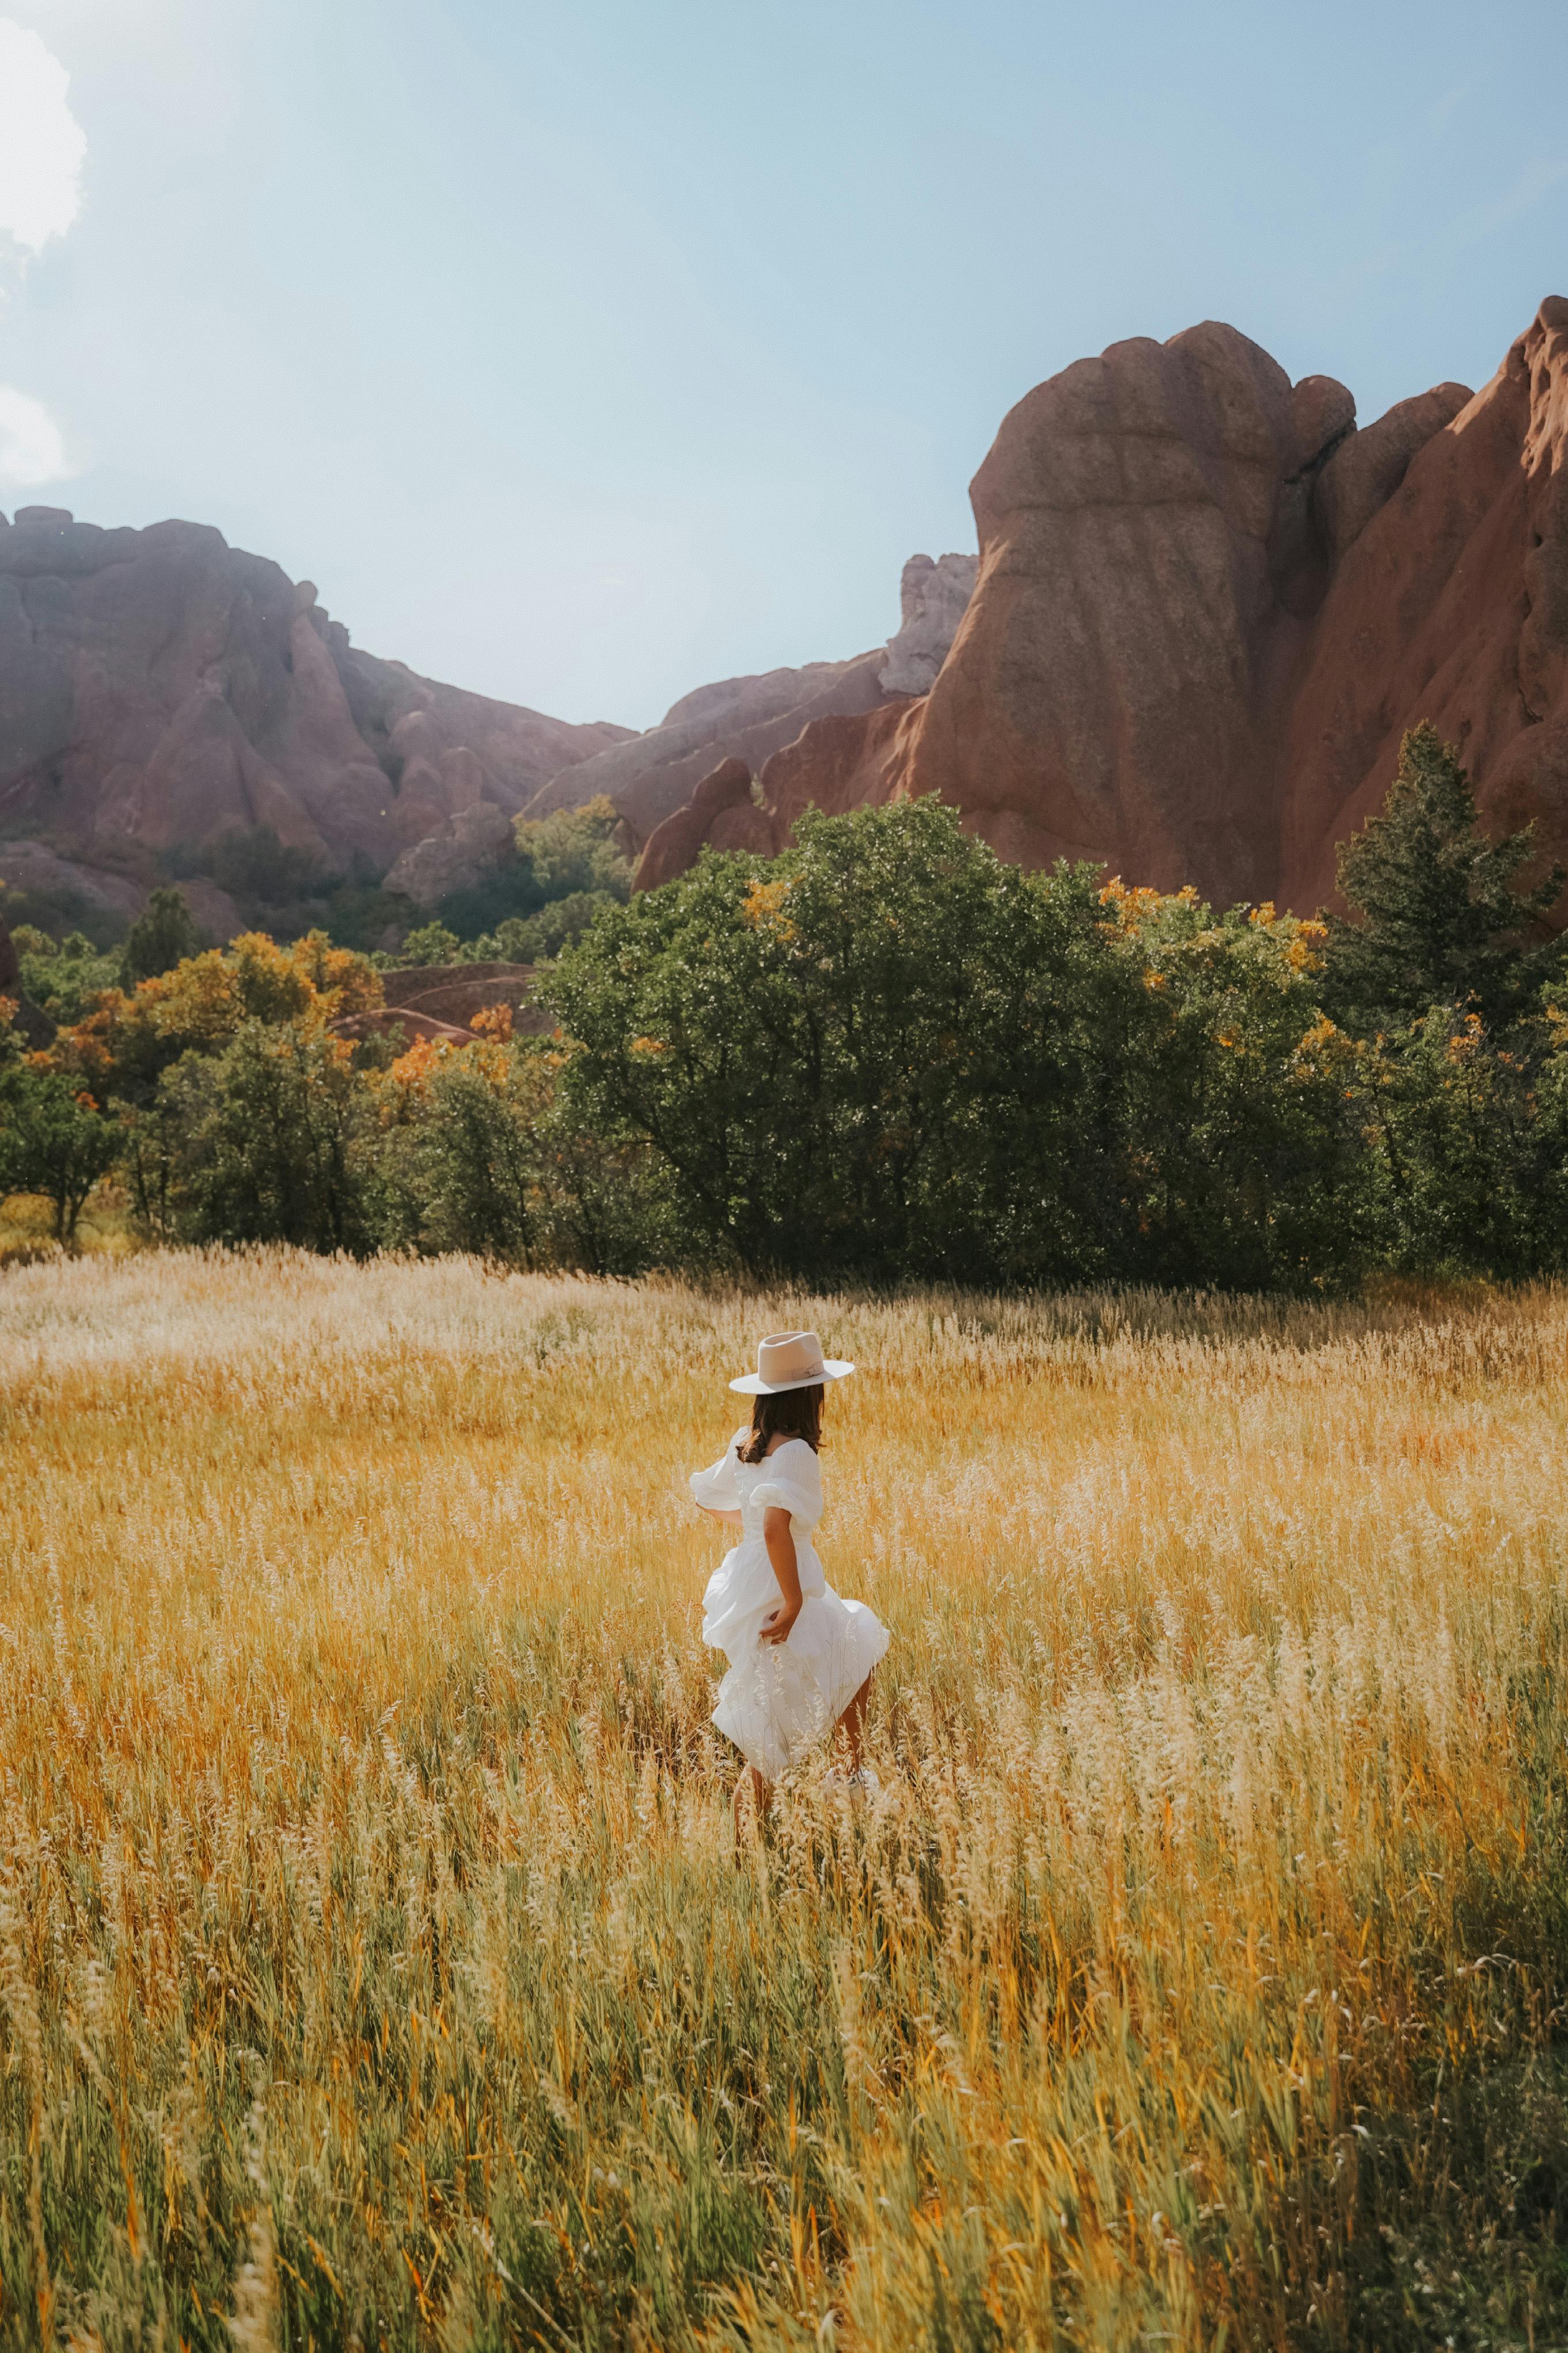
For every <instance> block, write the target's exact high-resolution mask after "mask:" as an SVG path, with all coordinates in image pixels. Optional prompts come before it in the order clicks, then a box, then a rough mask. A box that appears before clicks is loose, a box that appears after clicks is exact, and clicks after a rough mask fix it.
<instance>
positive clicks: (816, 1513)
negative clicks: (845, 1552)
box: [752, 1438, 822, 1535]
mask: <svg viewBox="0 0 1568 2353" xmlns="http://www.w3.org/2000/svg"><path fill="white" fill-rule="evenodd" d="M765 1469H766V1472H767V1476H766V1478H764V1479H763V1480H762V1481H761V1482H759V1484H758V1485H756V1486H755V1487H753V1488H752V1503H753V1504H762V1505H763V1507H764V1508H765V1507H766V1506H768V1505H769V1504H776V1505H777V1507H778V1508H779V1509H780V1510H781V1511H784V1512H787V1513H788V1514H789V1515H790V1520H791V1523H792V1525H793V1529H794V1532H795V1535H806V1534H807V1533H808V1531H809V1530H810V1529H812V1528H814V1527H815V1526H816V1524H817V1522H818V1520H819V1519H820V1518H821V1517H822V1465H821V1464H820V1463H819V1462H818V1461H817V1459H816V1454H815V1452H814V1451H813V1450H812V1449H811V1448H810V1447H809V1446H808V1445H807V1444H806V1442H805V1439H804V1438H792V1439H791V1440H790V1441H789V1443H788V1445H787V1446H781V1447H779V1448H778V1449H777V1451H775V1452H774V1453H773V1454H770V1455H769V1457H768V1459H767V1462H766V1465H765Z"/></svg>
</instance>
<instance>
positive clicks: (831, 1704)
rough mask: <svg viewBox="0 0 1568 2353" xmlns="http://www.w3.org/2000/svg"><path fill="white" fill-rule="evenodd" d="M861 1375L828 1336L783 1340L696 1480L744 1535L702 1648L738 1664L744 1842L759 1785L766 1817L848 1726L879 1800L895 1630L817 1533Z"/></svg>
mask: <svg viewBox="0 0 1568 2353" xmlns="http://www.w3.org/2000/svg"><path fill="white" fill-rule="evenodd" d="M854 1369H855V1367H854V1366H853V1365H847V1364H844V1363H842V1362H840V1361H838V1360H837V1359H836V1358H835V1359H825V1358H824V1356H823V1354H822V1343H821V1342H820V1341H819V1340H818V1338H817V1336H816V1333H815V1332H775V1333H774V1334H773V1335H772V1337H771V1338H769V1339H766V1340H763V1341H760V1342H759V1343H758V1346H757V1369H756V1371H755V1373H745V1374H742V1377H741V1378H740V1379H739V1380H734V1381H731V1384H730V1387H731V1388H732V1389H739V1390H740V1391H741V1393H742V1396H746V1397H751V1398H754V1399H755V1400H756V1402H755V1404H754V1405H753V1406H752V1426H751V1428H750V1429H749V1430H747V1429H745V1428H742V1429H740V1430H737V1431H736V1432H735V1435H734V1437H733V1438H732V1439H731V1441H730V1444H729V1446H728V1447H727V1448H726V1450H725V1451H724V1452H723V1453H722V1454H721V1456H720V1458H719V1460H718V1461H717V1462H715V1463H714V1465H713V1467H712V1469H711V1470H710V1471H697V1472H693V1473H692V1476H691V1493H692V1497H693V1500H694V1501H695V1502H696V1504H698V1506H699V1507H700V1509H701V1510H702V1511H704V1512H707V1513H709V1514H710V1515H711V1516H712V1517H713V1518H714V1519H716V1520H722V1521H723V1522H724V1523H725V1524H726V1525H728V1526H730V1527H735V1528H739V1529H740V1530H741V1541H740V1543H739V1544H738V1545H736V1546H734V1548H733V1550H732V1551H731V1552H728V1553H726V1554H725V1556H724V1558H723V1560H722V1562H721V1565H720V1567H718V1569H717V1570H716V1571H715V1572H714V1574H713V1576H712V1577H710V1580H709V1585H708V1590H707V1593H706V1594H705V1595H704V1597H703V1611H704V1615H703V1621H702V1639H703V1641H705V1642H706V1643H708V1644H709V1645H710V1648H711V1649H713V1650H716V1651H723V1652H724V1654H725V1656H726V1657H727V1658H728V1660H729V1662H730V1672H729V1673H728V1674H727V1675H726V1676H725V1677H724V1680H723V1682H722V1683H721V1684H720V1686H719V1704H718V1706H717V1707H716V1708H715V1709H714V1711H713V1721H714V1723H715V1724H716V1725H718V1727H719V1729H720V1731H721V1732H722V1733H723V1734H725V1735H726V1736H727V1737H728V1738H729V1739H731V1740H732V1741H733V1742H734V1744H735V1746H736V1747H737V1748H738V1749H739V1750H740V1751H741V1754H742V1757H744V1758H745V1760H746V1763H747V1765H748V1766H749V1767H750V1768H751V1770H750V1773H749V1775H748V1774H746V1773H742V1776H741V1778H740V1780H739V1782H738V1783H737V1784H736V1787H735V1820H736V1826H737V1831H738V1829H739V1825H740V1819H741V1799H742V1792H743V1790H744V1789H745V1788H746V1784H747V1781H748V1779H749V1780H750V1783H751V1787H752V1796H753V1799H754V1801H755V1804H756V1807H757V1810H758V1813H759V1814H761V1813H762V1812H763V1811H764V1810H765V1809H766V1806H767V1799H768V1785H769V1784H770V1783H771V1782H773V1781H775V1780H777V1778H778V1777H779V1775H780V1774H781V1773H783V1772H784V1771H785V1770H786V1769H787V1768H788V1767H790V1766H791V1765H793V1764H794V1763H795V1760H796V1759H797V1758H798V1757H800V1756H801V1755H802V1754H803V1753H804V1752H805V1750H806V1749H807V1748H809V1747H810V1746H812V1744H813V1743H814V1742H816V1741H820V1740H823V1739H825V1738H826V1736H827V1735H828V1734H829V1733H831V1732H832V1731H833V1730H834V1728H835V1726H838V1727H839V1728H841V1729H842V1731H843V1733H844V1736H845V1740H846V1744H847V1748H848V1763H849V1772H850V1783H849V1786H850V1788H852V1789H853V1790H856V1791H858V1792H869V1791H874V1790H875V1788H876V1787H877V1782H876V1777H875V1775H874V1774H873V1773H872V1772H871V1770H870V1767H868V1766H866V1765H863V1764H862V1762H861V1754H860V1734H861V1727H862V1725H863V1724H864V1721H865V1715H866V1701H867V1697H868V1694H869V1692H870V1688H871V1670H872V1668H873V1667H874V1666H875V1665H876V1663H877V1662H878V1660H879V1658H880V1657H881V1656H882V1653H883V1652H884V1651H886V1649H887V1647H888V1630H887V1628H886V1627H885V1626H884V1625H883V1624H882V1623H881V1621H880V1620H879V1619H878V1618H877V1617H876V1616H875V1615H874V1613H873V1612H872V1611H871V1610H869V1609H867V1608H866V1607H865V1605H864V1603H863V1602H859V1601H844V1600H841V1599H840V1598H839V1596H838V1595H837V1593H835V1592H834V1590H833V1588H832V1587H831V1586H830V1585H829V1584H828V1582H827V1580H826V1577H824V1576H823V1573H822V1563H821V1562H820V1561H819V1560H818V1559H817V1557H816V1551H815V1550H814V1549H813V1546H812V1543H811V1531H812V1529H813V1528H814V1527H815V1526H816V1523H817V1521H818V1520H819V1519H820V1518H821V1517H822V1472H821V1469H820V1467H819V1465H818V1462H817V1459H816V1458H817V1453H818V1451H819V1449H820V1446H821V1442H822V1405H823V1397H824V1392H825V1389H826V1384H827V1383H828V1382H829V1381H841V1380H843V1379H845V1378H846V1377H847V1375H848V1374H850V1373H852V1372H853V1371H854Z"/></svg>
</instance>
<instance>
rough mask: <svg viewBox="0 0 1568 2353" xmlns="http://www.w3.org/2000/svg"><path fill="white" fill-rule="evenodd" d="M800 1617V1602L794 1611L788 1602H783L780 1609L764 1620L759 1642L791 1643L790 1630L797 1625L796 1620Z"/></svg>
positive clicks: (758, 1638)
mask: <svg viewBox="0 0 1568 2353" xmlns="http://www.w3.org/2000/svg"><path fill="white" fill-rule="evenodd" d="M799 1616H800V1603H799V1602H798V1601H797V1602H796V1603H795V1606H794V1608H793V1609H792V1608H791V1607H790V1604H789V1603H788V1602H787V1601H781V1602H780V1603H779V1606H778V1608H777V1609H774V1610H773V1611H771V1612H770V1614H769V1615H768V1616H767V1617H766V1618H764V1619H763V1623H762V1630H761V1631H760V1632H759V1634H758V1636H757V1640H758V1641H759V1642H787V1641H789V1630H790V1628H791V1627H792V1626H793V1625H794V1624H795V1620H796V1619H797V1618H798V1617H799Z"/></svg>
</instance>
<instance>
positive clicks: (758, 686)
mask: <svg viewBox="0 0 1568 2353" xmlns="http://www.w3.org/2000/svg"><path fill="white" fill-rule="evenodd" d="M975 569H976V562H975V558H974V557H973V555H943V556H942V557H940V558H939V559H938V560H937V561H936V562H934V563H933V562H932V560H931V557H930V556H929V555H911V556H910V560H909V562H908V563H907V564H906V565H905V566H904V569H903V576H902V578H901V580H900V585H899V608H900V621H899V628H898V630H897V633H896V634H895V635H894V636H893V637H891V638H889V640H888V642H887V644H886V645H885V646H879V647H878V648H877V649H875V650H874V651H873V652H871V653H867V654H858V655H857V656H856V658H855V659H854V660H853V661H847V662H808V663H807V664H806V665H805V669H804V670H769V671H767V672H766V673H765V674H764V675H763V676H762V677H760V678H731V679H725V680H724V681H722V682H721V683H720V684H719V685H716V686H700V687H699V688H698V689H697V690H696V691H695V693H692V694H687V695H683V696H682V697H681V699H680V701H679V702H677V703H675V704H673V705H672V707H671V708H670V709H669V710H668V712H666V713H665V715H664V718H663V719H662V721H661V722H660V723H659V724H658V726H657V727H653V728H650V729H649V730H648V733H647V734H646V735H639V736H637V737H636V738H635V739H634V740H633V741H632V742H631V743H629V744H616V746H615V747H614V748H613V749H612V750H611V751H608V752H604V753H601V754H599V755H598V756H597V757H596V758H595V759H593V760H587V761H584V763H583V765H581V767H577V768H572V769H569V770H568V771H567V772H566V773H565V774H564V775H563V776H557V777H556V778H554V779H553V781H552V783H550V784H549V785H547V786H545V787H544V790H543V791H542V793H541V794H540V795H539V796H538V797H537V798H536V799H535V800H534V801H533V802H532V803H531V806H530V808H529V811H528V814H529V816H530V817H544V816H546V815H548V813H549V812H550V811H551V810H552V809H557V808H576V807H580V806H581V805H582V803H583V802H584V801H585V800H587V799H588V798H590V797H592V796H593V795H594V794H595V793H605V794H607V795H608V797H609V798H610V799H611V800H613V801H614V803H615V805H616V809H617V811H618V812H619V814H620V817H621V818H622V821H623V823H624V824H625V825H626V830H627V831H628V833H629V834H630V835H631V836H632V839H633V840H634V841H635V842H636V843H637V844H638V845H639V846H641V845H647V847H649V848H651V845H652V841H653V837H654V835H655V833H656V832H657V831H658V828H660V827H661V826H662V825H663V823H664V821H665V819H666V818H669V817H671V816H673V815H676V814H677V813H679V814H680V815H681V816H682V818H683V823H682V825H681V826H680V827H679V828H678V829H677V831H676V832H675V833H674V834H671V835H668V836H667V837H666V838H665V841H664V844H663V846H662V848H661V849H660V850H659V852H658V856H657V857H656V858H655V859H654V860H653V864H652V866H651V867H650V869H649V871H650V872H652V871H662V870H663V869H664V867H665V866H667V865H668V864H669V860H671V858H676V859H677V863H676V864H675V865H673V866H669V871H671V872H672V873H677V872H679V869H680V864H681V863H684V864H688V865H689V863H690V859H691V857H694V856H695V855H696V851H695V849H692V850H691V852H690V855H689V856H687V857H685V858H681V857H679V853H678V852H677V851H676V849H674V847H673V845H674V844H675V843H676V842H677V841H683V840H688V839H691V840H693V841H695V840H697V839H706V835H705V833H704V831H703V829H702V828H700V827H699V828H698V830H697V833H696V834H695V835H694V834H693V832H692V825H693V822H694V820H693V819H692V818H691V817H690V814H689V812H690V811H691V810H692V809H693V808H694V807H698V806H699V804H698V802H697V800H696V798H695V795H696V793H697V791H698V789H699V788H700V787H705V786H707V785H708V784H709V783H710V780H711V778H712V776H714V775H715V773H716V772H717V770H718V769H719V768H720V767H721V766H722V765H724V764H725V763H726V762H727V761H731V760H738V761H741V762H742V764H743V765H744V766H745V768H746V770H747V773H748V776H752V775H755V774H758V773H760V772H761V770H762V769H763V765H764V764H765V763H766V762H767V761H768V760H769V759H770V758H771V757H772V756H773V754H775V753H778V752H780V751H782V750H783V749H784V746H785V745H786V744H793V743H795V741H796V739H797V738H798V737H799V735H800V734H801V733H802V731H803V730H805V729H810V728H814V727H816V725H817V724H818V723H826V722H828V721H830V720H836V719H845V718H855V717H858V716H860V715H862V714H869V713H871V712H877V711H879V710H881V709H883V708H885V707H886V706H887V705H888V704H889V703H899V704H900V705H901V704H902V702H904V701H905V700H906V699H907V697H908V696H910V694H921V693H923V692H924V691H925V690H926V688H927V687H928V686H930V684H931V681H932V680H933V679H934V678H935V676H936V674H937V672H938V670H940V669H941V667H942V658H943V656H944V655H945V654H946V652H947V649H948V648H949V646H950V645H951V644H952V638H953V632H954V630H955V629H956V628H957V627H958V625H959V622H960V621H961V620H962V618H963V609H964V607H965V606H966V605H967V603H968V601H969V596H970V592H971V590H972V589H973V586H974V575H975ZM701 806H703V807H707V806H708V804H707V803H703V804H701ZM715 807H716V805H715ZM725 829H726V832H727V835H728V836H730V837H732V838H733V839H734V841H735V842H736V843H737V844H738V842H739V839H740V836H739V835H738V834H737V833H736V827H735V824H734V822H732V821H731V819H729V818H726V820H725ZM755 830H756V828H750V830H749V831H748V829H747V828H742V832H747V839H748V846H751V834H752V833H754V832H755Z"/></svg>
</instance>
